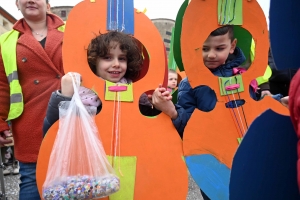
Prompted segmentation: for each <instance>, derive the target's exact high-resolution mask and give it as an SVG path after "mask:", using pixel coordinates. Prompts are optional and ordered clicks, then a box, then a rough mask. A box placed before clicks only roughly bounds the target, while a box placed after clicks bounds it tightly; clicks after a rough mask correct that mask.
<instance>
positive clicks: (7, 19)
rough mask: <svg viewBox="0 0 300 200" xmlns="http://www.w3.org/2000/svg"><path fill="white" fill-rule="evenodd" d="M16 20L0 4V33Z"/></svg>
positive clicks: (7, 29)
mask: <svg viewBox="0 0 300 200" xmlns="http://www.w3.org/2000/svg"><path fill="white" fill-rule="evenodd" d="M16 22H17V20H16V18H14V17H13V16H12V15H11V14H9V13H8V12H7V11H6V10H4V9H3V8H2V7H1V6H0V35H1V34H3V33H5V32H7V31H10V30H11V29H12V27H13V25H14V23H16Z"/></svg>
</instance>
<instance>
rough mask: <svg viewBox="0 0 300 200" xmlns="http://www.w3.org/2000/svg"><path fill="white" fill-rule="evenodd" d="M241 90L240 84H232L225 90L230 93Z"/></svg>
mask: <svg viewBox="0 0 300 200" xmlns="http://www.w3.org/2000/svg"><path fill="white" fill-rule="evenodd" d="M239 88H240V84H232V85H228V86H225V90H227V91H230V90H236V89H239Z"/></svg>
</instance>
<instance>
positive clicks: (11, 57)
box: [0, 25, 65, 121]
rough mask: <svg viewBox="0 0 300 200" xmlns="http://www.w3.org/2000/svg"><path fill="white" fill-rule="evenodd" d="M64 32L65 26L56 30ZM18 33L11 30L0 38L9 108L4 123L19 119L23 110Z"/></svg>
mask: <svg viewBox="0 0 300 200" xmlns="http://www.w3.org/2000/svg"><path fill="white" fill-rule="evenodd" d="M57 30H59V31H61V32H64V30H65V25H62V26H60V27H58V28H57ZM18 38H19V32H18V31H16V30H12V31H9V32H6V33H4V34H2V35H1V36H0V46H1V54H2V60H3V64H4V69H5V74H6V77H7V81H8V83H9V88H10V108H9V113H8V117H7V119H6V121H8V120H12V119H15V118H17V117H19V116H20V115H21V114H22V112H23V109H24V103H23V94H22V88H21V85H20V82H19V78H18V71H17V56H16V52H17V51H16V50H17V41H18Z"/></svg>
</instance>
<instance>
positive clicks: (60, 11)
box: [51, 6, 73, 21]
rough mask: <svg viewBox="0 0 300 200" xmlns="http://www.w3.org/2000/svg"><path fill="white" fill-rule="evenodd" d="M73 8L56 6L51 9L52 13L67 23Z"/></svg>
mask: <svg viewBox="0 0 300 200" xmlns="http://www.w3.org/2000/svg"><path fill="white" fill-rule="evenodd" d="M72 8H73V6H56V7H51V12H52V13H53V14H55V15H57V16H59V17H60V18H61V19H62V20H64V21H67V19H68V16H69V13H70V11H71V10H72Z"/></svg>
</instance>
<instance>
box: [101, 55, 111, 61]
mask: <svg viewBox="0 0 300 200" xmlns="http://www.w3.org/2000/svg"><path fill="white" fill-rule="evenodd" d="M103 58H104V59H105V60H110V59H111V57H110V56H104V57H103Z"/></svg>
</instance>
